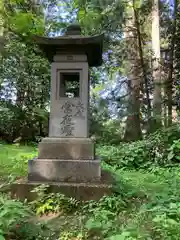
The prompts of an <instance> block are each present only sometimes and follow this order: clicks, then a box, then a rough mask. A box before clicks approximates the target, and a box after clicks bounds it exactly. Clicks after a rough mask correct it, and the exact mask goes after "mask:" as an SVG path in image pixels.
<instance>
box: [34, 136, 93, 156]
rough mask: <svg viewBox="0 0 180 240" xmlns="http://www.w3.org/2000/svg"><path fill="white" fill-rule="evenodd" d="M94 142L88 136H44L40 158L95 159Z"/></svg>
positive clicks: (40, 144)
mask: <svg viewBox="0 0 180 240" xmlns="http://www.w3.org/2000/svg"><path fill="white" fill-rule="evenodd" d="M94 154H95V147H94V143H93V141H92V140H91V139H88V138H44V139H43V140H42V142H41V143H39V154H38V159H63V160H66V159H67V160H68V159H69V160H84V159H85V160H93V159H94Z"/></svg>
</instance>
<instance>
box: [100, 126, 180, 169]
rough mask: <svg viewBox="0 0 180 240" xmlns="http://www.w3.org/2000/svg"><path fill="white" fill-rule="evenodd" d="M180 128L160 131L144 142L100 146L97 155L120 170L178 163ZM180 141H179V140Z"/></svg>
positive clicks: (175, 127) (174, 127)
mask: <svg viewBox="0 0 180 240" xmlns="http://www.w3.org/2000/svg"><path fill="white" fill-rule="evenodd" d="M179 135H180V128H179V126H178V125H174V126H172V127H171V128H169V129H163V130H160V131H158V132H156V133H154V134H152V135H150V136H148V137H147V138H145V139H144V140H142V141H136V142H132V143H125V144H123V143H121V144H120V145H115V146H99V147H98V150H97V155H100V156H101V157H102V159H103V160H104V161H105V162H106V163H108V164H110V165H116V166H117V167H118V168H122V167H126V168H136V169H139V168H149V167H152V166H154V165H157V166H158V165H159V166H165V165H168V164H173V163H174V164H176V163H178V162H179V161H178V158H179V153H180V152H179ZM177 139H178V140H177Z"/></svg>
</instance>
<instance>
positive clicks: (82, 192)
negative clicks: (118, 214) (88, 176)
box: [6, 182, 112, 201]
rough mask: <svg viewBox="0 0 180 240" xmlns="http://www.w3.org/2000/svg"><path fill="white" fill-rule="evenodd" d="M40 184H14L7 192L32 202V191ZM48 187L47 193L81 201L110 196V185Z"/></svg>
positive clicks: (61, 184)
mask: <svg viewBox="0 0 180 240" xmlns="http://www.w3.org/2000/svg"><path fill="white" fill-rule="evenodd" d="M40 184H42V183H27V182H23V183H15V184H12V185H11V188H10V190H9V192H10V193H11V196H12V197H13V198H18V199H20V200H22V201H23V200H25V199H27V200H28V201H33V200H35V199H36V197H37V195H36V193H34V192H32V190H33V189H34V188H35V187H37V186H39V185H40ZM48 185H49V193H52V192H60V193H62V194H65V195H66V196H68V197H74V198H76V199H77V200H83V201H88V200H99V199H100V198H101V197H103V196H104V195H106V196H107V195H111V194H112V185H110V184H109V185H108V184H103V183H99V184H94V183H86V184H82V183H58V184H56V183H49V184H48ZM6 192H7V191H6Z"/></svg>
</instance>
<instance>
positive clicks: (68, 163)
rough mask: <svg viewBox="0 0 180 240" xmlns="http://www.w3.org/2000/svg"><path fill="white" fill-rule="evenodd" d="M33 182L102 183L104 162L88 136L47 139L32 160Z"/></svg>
mask: <svg viewBox="0 0 180 240" xmlns="http://www.w3.org/2000/svg"><path fill="white" fill-rule="evenodd" d="M28 170H29V172H28V180H29V181H30V182H39V181H41V182H82V183H85V182H96V183H97V182H99V181H100V179H101V168H100V161H99V160H98V159H95V152H94V142H93V141H92V140H91V139H88V138H68V139H67V138H44V139H43V140H42V142H41V143H40V144H39V153H38V158H37V159H34V160H30V161H29V166H28Z"/></svg>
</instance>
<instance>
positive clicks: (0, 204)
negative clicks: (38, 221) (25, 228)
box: [0, 194, 32, 236]
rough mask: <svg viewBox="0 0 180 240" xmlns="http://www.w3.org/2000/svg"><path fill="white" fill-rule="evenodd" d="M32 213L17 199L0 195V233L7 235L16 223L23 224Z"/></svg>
mask: <svg viewBox="0 0 180 240" xmlns="http://www.w3.org/2000/svg"><path fill="white" fill-rule="evenodd" d="M31 215H32V213H31V212H30V210H29V209H28V208H27V207H26V206H25V205H23V204H22V203H21V202H19V201H15V200H11V199H9V198H8V197H6V196H5V195H2V194H1V195H0V233H1V235H3V236H4V235H9V234H10V233H11V232H12V231H13V229H15V228H16V227H17V225H20V224H24V222H26V221H27V218H29V217H30V216H31Z"/></svg>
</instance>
